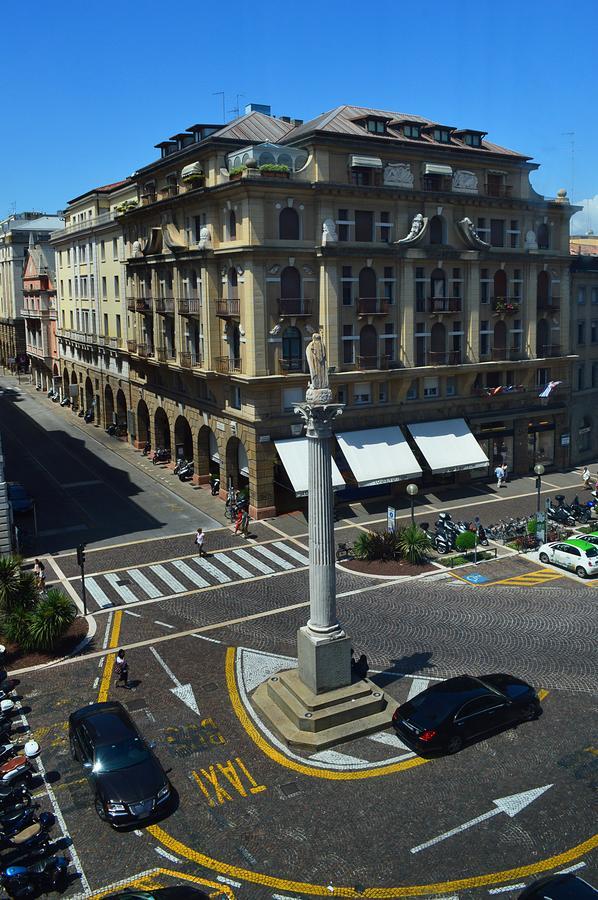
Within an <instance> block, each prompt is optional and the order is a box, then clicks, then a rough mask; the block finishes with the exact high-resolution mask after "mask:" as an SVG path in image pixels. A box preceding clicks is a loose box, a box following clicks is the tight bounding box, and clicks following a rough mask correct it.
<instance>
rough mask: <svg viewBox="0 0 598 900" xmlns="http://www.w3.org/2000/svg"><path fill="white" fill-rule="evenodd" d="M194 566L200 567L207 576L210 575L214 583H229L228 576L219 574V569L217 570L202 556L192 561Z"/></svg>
mask: <svg viewBox="0 0 598 900" xmlns="http://www.w3.org/2000/svg"><path fill="white" fill-rule="evenodd" d="M193 562H194V563H195V565H196V566H200V567H201V568H202V569H205V570H206V572H207V573H208V575H211V576H212V578H215V579H216V581H219V582H220V584H224V583H225V582H226V581H231V580H232V579H231V577H230V575H227V574H226V572H221V571H220V569H217V568H216V566H213V565H212V563H211V562H208V560H207V559H204V558H203V556H199V557H197V558H196V559H194V560H193Z"/></svg>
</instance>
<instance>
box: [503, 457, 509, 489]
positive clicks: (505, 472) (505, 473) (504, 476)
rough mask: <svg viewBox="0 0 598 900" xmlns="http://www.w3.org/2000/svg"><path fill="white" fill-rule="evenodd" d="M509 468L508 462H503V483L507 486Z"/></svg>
mask: <svg viewBox="0 0 598 900" xmlns="http://www.w3.org/2000/svg"><path fill="white" fill-rule="evenodd" d="M507 468H508V466H507V464H506V462H504V463H503V464H502V472H503V475H502V483H503V484H504V485H505V487H506V484H507Z"/></svg>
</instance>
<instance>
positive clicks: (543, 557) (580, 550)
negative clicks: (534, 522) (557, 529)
mask: <svg viewBox="0 0 598 900" xmlns="http://www.w3.org/2000/svg"><path fill="white" fill-rule="evenodd" d="M539 559H540V562H543V563H552V564H553V565H555V566H561V568H563V569H569V571H570V572H575V574H576V575H578V576H579V577H580V578H590V577H592V576H593V575H598V531H593V532H592V533H591V534H585V535H583V537H574V538H568V539H567V540H565V541H551V542H549V543H548V544H542V546H541V547H540V551H539Z"/></svg>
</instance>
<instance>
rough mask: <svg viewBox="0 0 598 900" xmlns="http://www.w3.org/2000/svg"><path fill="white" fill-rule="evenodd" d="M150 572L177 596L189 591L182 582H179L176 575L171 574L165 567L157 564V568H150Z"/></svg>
mask: <svg viewBox="0 0 598 900" xmlns="http://www.w3.org/2000/svg"><path fill="white" fill-rule="evenodd" d="M150 570H151V571H152V572H153V573H154V574H155V575H157V576H158V578H159V579H160V580H161V581H163V582H164V584H165V585H166V586H167V587H169V588H170V589H171V591H174V592H175V594H179V593H181V591H186V590H187V588H186V587H185V585H184V584H181V582H180V581H179V580H178V578H175V577H174V575H171V574H170V572H169V571H168V570H167V569H165V568H164V566H161V565H159V564H157V565H155V566H150Z"/></svg>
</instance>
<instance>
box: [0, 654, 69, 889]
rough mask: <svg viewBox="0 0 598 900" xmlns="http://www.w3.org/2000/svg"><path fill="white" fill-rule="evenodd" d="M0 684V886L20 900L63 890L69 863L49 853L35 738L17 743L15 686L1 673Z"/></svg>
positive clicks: (49, 822)
mask: <svg viewBox="0 0 598 900" xmlns="http://www.w3.org/2000/svg"><path fill="white" fill-rule="evenodd" d="M0 682H1V688H0V853H1V857H0V887H2V888H3V890H4V891H5V893H6V894H7V895H8V896H9V897H13V898H15V900H20V898H30V897H31V898H33V897H40V896H42V895H45V894H47V893H48V892H50V891H62V890H64V889H65V888H66V887H67V886H68V883H69V880H70V876H69V874H68V867H69V865H70V860H69V859H68V857H66V856H51V855H50V854H51V852H52V843H51V838H50V833H51V831H52V828H53V827H54V824H55V821H56V820H55V817H54V816H53V815H52V813H50V812H38V810H39V808H40V807H39V804H38V803H36V802H35V800H34V796H33V794H32V790H33V791H35V790H36V788H38V787H40V776H39V774H38V772H37V768H36V767H35V766H34V765H33V763H32V760H33V759H34V758H35V757H36V756H37V755H38V754H39V752H40V748H39V745H38V744H37V742H36V741H34V740H31V739H30V740H26V741H25V742H24V743H23V742H22V740H21V738H22V737H23V736H24V735H23V734H22V725H20V724H17V723H18V721H19V716H20V708H19V705H18V704H19V700H20V699H21V698H20V697H18V696H17V695H16V694H15V687H16V682H14V681H13V680H11V679H9V678H8V677H7V675H6V672H4V671H3V672H2V673H0Z"/></svg>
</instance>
